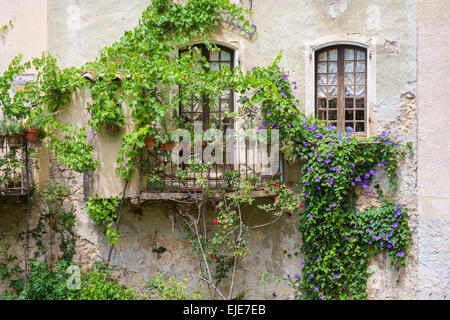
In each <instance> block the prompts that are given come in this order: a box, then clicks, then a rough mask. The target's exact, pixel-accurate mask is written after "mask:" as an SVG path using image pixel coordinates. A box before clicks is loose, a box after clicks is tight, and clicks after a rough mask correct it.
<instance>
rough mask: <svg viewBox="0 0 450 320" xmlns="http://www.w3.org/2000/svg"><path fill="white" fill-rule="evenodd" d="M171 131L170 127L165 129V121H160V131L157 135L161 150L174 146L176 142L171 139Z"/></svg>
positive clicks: (170, 149)
mask: <svg viewBox="0 0 450 320" xmlns="http://www.w3.org/2000/svg"><path fill="white" fill-rule="evenodd" d="M172 131H173V130H172V129H167V126H166V125H165V123H164V122H162V129H161V133H160V134H159V135H158V136H157V140H158V141H159V142H160V147H161V150H162V151H172V149H173V148H175V145H176V144H175V142H174V141H172Z"/></svg>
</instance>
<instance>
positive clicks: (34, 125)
mask: <svg viewBox="0 0 450 320" xmlns="http://www.w3.org/2000/svg"><path fill="white" fill-rule="evenodd" d="M51 120H53V115H52V114H51V113H48V112H44V111H42V110H41V109H38V108H36V109H33V110H32V111H31V114H30V116H29V117H28V120H27V122H26V129H25V140H26V141H27V142H31V143H34V144H36V143H38V142H39V141H40V140H41V139H42V138H44V135H43V132H44V128H45V125H46V124H47V123H48V122H49V121H51Z"/></svg>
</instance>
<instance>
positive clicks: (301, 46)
mask: <svg viewBox="0 0 450 320" xmlns="http://www.w3.org/2000/svg"><path fill="white" fill-rule="evenodd" d="M7 2H8V1H7ZM148 2H149V1H147V0H130V1H119V0H96V1H88V0H84V1H83V0H47V5H48V8H47V10H48V20H47V24H48V28H47V32H48V33H47V35H46V37H47V38H48V49H49V51H50V52H51V53H53V54H57V55H58V56H59V59H60V60H59V61H60V63H61V65H63V66H70V65H77V66H79V65H82V64H83V63H85V62H87V61H89V60H92V59H94V58H95V57H96V56H97V55H98V52H99V49H100V48H101V47H103V46H105V45H110V44H112V43H113V42H114V41H116V40H118V39H119V38H120V36H121V35H122V33H123V31H124V30H128V29H132V28H133V27H134V26H135V25H136V24H137V22H138V19H139V17H140V14H141V12H142V11H143V10H144V9H145V8H146V6H147V5H148ZM416 2H417V1H416V0H393V1H389V3H388V4H386V1H383V0H358V1H357V0H340V1H338V0H335V1H331V0H317V1H309V0H301V1H299V0H258V1H253V8H252V9H253V12H254V14H253V16H252V17H251V20H252V23H254V24H256V25H257V27H258V35H257V37H255V38H254V39H252V40H249V39H248V38H246V37H244V36H241V35H239V34H238V33H237V32H234V31H233V30H231V29H229V28H228V27H225V28H223V29H222V30H220V31H219V32H218V33H217V35H216V38H215V39H214V40H217V41H220V42H222V43H227V44H229V45H231V46H233V47H235V48H237V55H238V61H239V63H240V65H241V67H242V68H243V69H244V70H248V69H251V68H252V67H253V66H256V65H267V64H269V63H271V62H272V61H273V59H274V58H275V57H276V55H277V54H278V53H279V51H280V50H283V59H282V62H281V64H282V66H283V67H285V68H286V70H288V71H289V72H290V75H291V78H290V79H291V80H295V81H297V82H298V83H299V84H300V85H299V87H300V89H299V90H298V91H296V95H297V97H298V98H299V99H300V102H301V108H302V110H303V111H306V112H308V113H310V112H312V110H313V109H314V108H313V105H312V102H311V96H312V95H313V89H312V88H313V81H314V80H313V74H312V70H313V68H312V66H313V59H312V56H314V55H313V54H312V53H313V50H314V49H315V48H317V47H318V46H320V45H323V44H326V43H334V42H345V41H357V42H360V43H362V44H364V45H366V46H367V47H368V48H369V49H368V50H369V54H370V57H369V60H370V61H369V64H370V69H369V83H368V85H369V91H370V95H369V101H368V104H369V108H370V124H371V133H372V134H375V133H378V132H380V131H382V130H392V132H393V135H394V136H395V137H396V138H397V139H398V140H400V141H401V142H403V143H406V142H412V143H413V149H414V150H415V151H416V153H415V155H414V156H408V157H406V158H405V160H404V162H403V163H402V165H401V168H400V172H399V176H400V181H399V183H400V186H399V189H400V190H401V192H400V193H399V194H398V198H399V201H400V202H401V203H402V204H404V205H405V207H406V208H407V209H409V212H410V215H411V219H410V225H411V228H412V230H413V234H414V236H413V247H412V249H411V251H412V253H413V255H414V256H412V257H410V258H409V260H408V264H407V268H406V270H405V271H402V278H401V281H400V283H399V284H396V283H395V280H396V279H397V275H398V274H397V273H395V272H392V271H391V270H390V266H389V260H388V258H387V256H386V255H383V254H382V255H379V256H377V257H374V259H373V261H372V263H371V266H370V270H371V271H372V272H373V275H372V277H371V278H370V280H369V290H368V293H369V297H370V298H387V299H396V298H417V297H425V298H429V297H432V298H437V297H438V298H446V297H447V294H448V290H449V289H448V287H447V285H448V282H449V281H448V274H449V272H448V261H449V259H448V248H449V246H448V234H449V231H450V228H449V227H448V225H449V224H448V212H449V210H448V208H449V204H448V200H449V194H450V192H449V189H448V187H446V185H445V181H446V180H448V176H445V175H444V172H445V173H446V174H447V175H448V170H447V171H445V168H447V167H448V165H446V164H447V163H448V162H449V161H448V160H449V159H448V155H449V152H448V151H449V150H448V144H446V145H445V146H442V143H443V142H446V141H448V138H447V139H445V138H446V137H445V133H447V132H448V129H447V128H444V126H445V124H448V123H449V121H448V118H444V116H447V117H448V113H438V110H440V109H438V106H445V101H444V100H443V99H444V98H443V97H444V95H443V93H442V91H440V90H443V89H442V88H444V87H445V86H444V85H442V79H443V78H444V75H445V73H444V69H439V70H437V69H438V68H439V65H436V63H435V61H436V59H437V58H438V57H439V58H440V60H441V61H444V59H443V58H442V57H446V55H447V56H448V54H446V53H445V52H440V51H439V50H435V47H436V46H433V44H434V43H435V42H442V41H447V43H448V37H449V34H448V33H444V32H441V31H442V30H440V29H437V28H438V25H437V23H438V21H439V20H441V21H442V19H443V18H446V19H447V20H448V16H439V17H438V16H435V17H433V18H431V17H429V16H428V14H429V12H430V11H431V12H434V11H436V12H439V14H440V15H445V10H442V7H443V6H444V5H445V1H444V0H440V1H436V2H435V3H436V5H431V4H430V2H427V1H419V2H418V3H419V5H420V6H419V8H417V7H416ZM240 3H241V5H243V6H244V7H246V8H248V7H249V1H246V0H245V1H240ZM440 6H441V7H440ZM12 8H15V7H13V6H11V8H9V9H8V10H10V12H12V11H11V10H12ZM417 9H418V12H419V31H420V32H421V33H419V37H420V38H419V44H420V46H419V51H418V52H419V56H420V57H422V56H423V59H421V60H419V62H420V64H419V65H420V68H419V76H420V77H421V80H420V82H419V94H420V96H419V98H418V99H419V106H420V107H421V111H420V112H421V113H420V114H421V115H422V114H423V116H422V118H421V119H420V122H419V124H418V122H417V98H416V96H417V88H416V86H417V72H418V70H417V49H418V48H417V17H416V12H417ZM6 15H8V14H6ZM3 16H4V14H3V13H2V11H0V18H2V19H3ZM1 21H2V20H0V22H1ZM444 26H445V24H444ZM435 30H439V32H438V34H439V35H437V33H436V32H435ZM44 48H45V47H44ZM444 48H445V46H442V50H444ZM38 49H39V50H41V49H40V47H39V46H38V45H36V50H37V51H39V50H38ZM17 50H19V49H16V51H17ZM34 55H39V52H37V53H35V54H34ZM445 59H448V57H446V58H445ZM8 62H9V61H8V60H7V61H6V62H5V59H4V58H3V56H0V67H1V66H2V65H7V63H8ZM442 65H445V64H442ZM433 68H436V73H437V74H439V76H435V75H434V73H431V72H428V70H434V69H433ZM1 70H2V69H1V68H0V71H1ZM421 70H422V71H421ZM438 71H439V72H438ZM422 93H423V95H422ZM73 97H74V101H73V102H72V103H71V104H70V105H68V106H64V107H63V108H62V110H65V111H64V112H63V113H62V114H61V117H63V118H66V119H68V120H70V121H71V122H72V123H78V124H82V125H85V124H86V121H87V117H88V115H87V113H86V112H85V111H84V110H85V107H86V104H87V103H88V102H89V99H90V96H89V92H87V91H84V90H82V91H79V92H76V93H74V95H73ZM436 97H442V98H439V99H442V101H441V100H439V99H438V98H436ZM80 110H83V111H82V112H80ZM435 123H439V125H438V126H437V127H439V126H441V130H437V129H436V128H437V127H436V126H435V125H434V124H435ZM432 124H433V125H432ZM422 128H423V130H422ZM129 129H130V128H124V130H129ZM418 130H419V133H420V139H419V145H418V143H417V141H418V139H417V131H418ZM90 135H91V136H92V133H90ZM430 138H431V140H433V141H436V142H434V143H429V141H430ZM93 143H94V146H95V151H94V153H95V157H96V159H98V160H99V161H100V168H99V170H98V171H97V172H96V173H94V175H93V178H92V180H91V187H92V192H93V193H98V194H100V195H101V196H109V195H117V194H119V193H120V192H121V191H122V182H121V181H120V180H119V179H118V178H117V177H115V175H114V168H115V159H116V155H117V152H116V151H117V149H118V148H119V146H120V140H119V138H117V137H112V136H107V135H106V134H103V133H102V134H98V135H97V136H96V137H95V138H94V140H93ZM436 143H438V144H439V145H436ZM438 147H439V148H440V149H441V150H443V153H442V154H440V155H438V153H436V148H438ZM445 148H447V149H445ZM417 151H418V152H417ZM433 151H434V153H435V154H436V156H435V157H436V159H433V158H432V159H433V160H435V161H433V162H430V161H429V160H430V155H432V154H433ZM417 155H419V172H418V174H419V182H418V181H417V161H418V159H417ZM421 156H422V158H421ZM445 160H447V161H445ZM436 161H438V162H439V163H440V164H439V166H440V167H439V166H437V167H436V164H435V163H434V162H436ZM436 168H439V169H436ZM53 169H54V170H53V174H54V176H55V177H57V179H59V180H60V181H61V182H64V183H65V184H67V185H68V186H69V187H70V188H71V189H72V190H73V193H72V196H71V199H70V201H72V202H73V203H72V205H73V206H74V208H75V210H76V216H77V233H78V234H79V236H80V238H79V241H78V243H77V246H78V253H77V257H76V262H79V263H81V264H87V263H90V262H92V260H93V259H95V258H96V257H97V256H98V255H100V256H103V257H105V256H106V255H107V250H108V246H107V245H106V243H105V240H104V237H103V236H102V235H101V233H99V232H98V231H96V230H95V229H94V227H93V223H92V222H91V221H90V220H89V218H88V216H87V213H86V210H85V207H84V202H83V188H82V186H83V177H82V175H78V174H74V173H73V172H70V171H69V170H66V169H64V166H61V165H56V164H54V165H53ZM385 182H386V181H385V180H383V183H384V184H386V183H385ZM435 182H436V183H435ZM418 189H419V191H418ZM137 191H138V181H137V179H135V180H134V181H133V182H132V184H131V188H130V191H129V193H128V195H130V196H133V195H136V193H137ZM418 192H419V195H420V198H419V212H420V215H419V216H418V211H417V208H418V198H417V194H418ZM376 203H377V201H376V199H375V197H367V196H362V197H361V199H360V202H359V207H361V208H364V207H367V206H369V205H371V204H376ZM167 206H168V204H167V203H148V204H146V205H144V206H142V207H140V208H136V207H134V206H132V205H131V204H127V206H126V210H125V211H124V216H123V220H122V221H121V230H122V236H121V239H120V241H119V245H118V247H117V249H118V250H117V252H116V253H115V255H114V259H113V263H114V264H116V265H118V266H121V267H123V269H122V271H123V275H124V279H125V281H127V282H130V283H133V284H135V285H137V286H142V285H143V283H144V280H145V278H146V277H148V276H149V275H152V274H154V273H155V272H157V271H161V272H164V273H166V275H168V276H169V275H171V274H176V275H177V276H178V277H181V276H183V275H184V274H186V273H187V272H191V271H192V272H195V271H196V270H197V269H196V268H197V265H196V262H195V261H196V260H195V259H194V257H193V256H192V254H191V249H190V248H189V246H188V245H187V244H186V241H185V240H183V228H182V223H181V222H180V221H177V222H176V223H175V226H174V229H173V230H172V224H171V220H170V218H169V217H168V216H167V212H170V210H165V209H164V208H166V207H167ZM247 216H248V217H249V219H262V218H258V217H257V216H258V213H257V212H255V210H253V211H250V212H248V213H247ZM296 223H297V218H296V217H284V218H283V220H281V221H279V223H277V224H275V225H273V226H270V227H268V228H266V229H261V230H260V231H257V232H255V233H254V234H253V236H252V237H253V240H254V241H253V242H251V245H252V248H253V250H252V251H253V252H254V253H253V255H252V256H251V257H250V258H249V260H248V261H246V264H245V266H244V271H243V272H242V273H240V277H241V279H243V280H244V281H243V282H240V283H239V286H240V288H248V289H249V295H248V296H247V297H253V298H260V296H258V293H257V291H258V288H257V287H258V286H260V283H259V282H258V280H257V276H258V273H259V272H260V271H264V272H266V273H268V274H270V275H277V276H279V277H282V276H285V275H287V274H290V275H291V276H292V275H293V274H295V273H298V271H299V263H300V261H301V257H300V256H299V257H295V258H291V259H288V258H287V257H286V256H285V255H283V254H282V251H283V250H285V249H286V250H287V251H288V252H293V251H296V249H297V248H299V247H300V245H301V239H300V238H299V234H298V232H296ZM156 230H158V234H157V236H155V231H156ZM419 240H420V242H419ZM154 245H158V246H160V245H161V246H164V247H166V248H167V249H168V251H167V252H165V253H164V254H162V255H161V257H158V256H157V254H156V253H153V252H152V251H151V249H152V248H153V246H154ZM436 272H437V273H440V274H442V277H441V278H435V277H433V275H434V273H436ZM418 279H419V280H418ZM418 281H419V283H418ZM240 288H239V289H237V291H236V292H239V290H240ZM433 288H434V289H433ZM269 292H270V295H271V294H272V293H273V292H275V294H276V297H275V296H273V295H271V296H268V297H267V298H292V295H293V291H292V290H290V289H289V288H288V287H287V284H285V283H283V284H282V285H279V284H271V286H270V290H269ZM430 293H431V294H430Z"/></svg>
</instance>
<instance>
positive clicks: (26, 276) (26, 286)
mask: <svg viewBox="0 0 450 320" xmlns="http://www.w3.org/2000/svg"><path fill="white" fill-rule="evenodd" d="M25 174H26V181H27V216H26V218H25V235H24V239H23V257H24V281H25V290H27V288H28V228H29V220H30V211H31V201H30V200H31V199H30V187H29V186H30V179H29V166H28V147H27V145H26V144H25Z"/></svg>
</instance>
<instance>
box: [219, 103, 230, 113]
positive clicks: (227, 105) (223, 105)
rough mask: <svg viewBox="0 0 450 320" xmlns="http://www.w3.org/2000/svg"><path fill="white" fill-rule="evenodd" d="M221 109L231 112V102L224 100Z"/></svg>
mask: <svg viewBox="0 0 450 320" xmlns="http://www.w3.org/2000/svg"><path fill="white" fill-rule="evenodd" d="M220 109H221V111H222V112H230V111H231V106H230V104H229V103H226V102H225V103H224V102H222V104H221V107H220Z"/></svg>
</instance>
